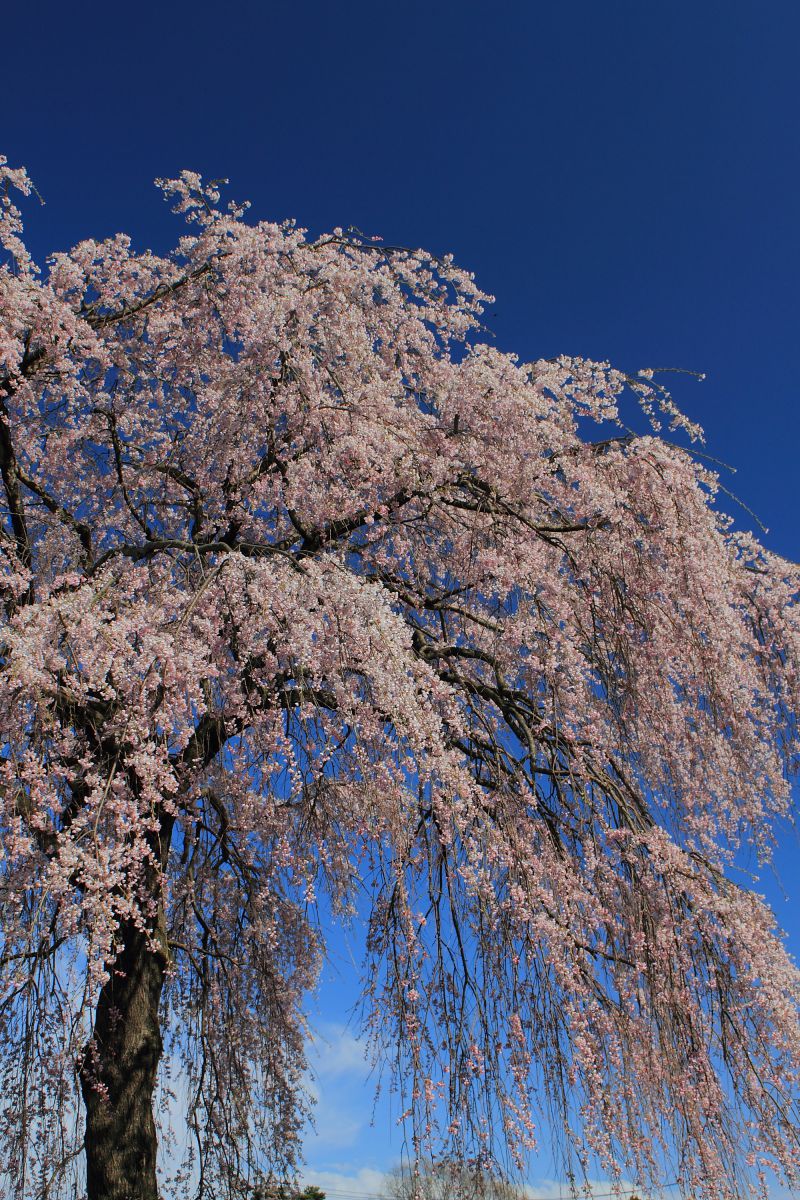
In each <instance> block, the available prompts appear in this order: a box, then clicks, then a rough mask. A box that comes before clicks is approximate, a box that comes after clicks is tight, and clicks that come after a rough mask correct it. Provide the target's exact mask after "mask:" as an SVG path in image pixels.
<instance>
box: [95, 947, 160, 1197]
mask: <svg viewBox="0 0 800 1200" xmlns="http://www.w3.org/2000/svg"><path fill="white" fill-rule="evenodd" d="M119 933H120V941H121V945H122V950H121V953H120V954H119V955H118V957H117V959H116V961H115V963H114V965H113V967H112V974H111V978H110V979H109V980H108V983H106V984H105V986H104V987H103V989H102V990H101V992H100V998H99V1000H98V1004H97V1012H96V1014H95V1026H94V1035H93V1037H92V1040H91V1041H90V1042H89V1044H88V1046H87V1047H86V1051H85V1054H84V1060H83V1063H82V1065H81V1072H80V1078H81V1091H82V1093H83V1100H84V1104H85V1106H86V1137H85V1143H84V1144H85V1150H86V1189H87V1195H88V1200H158V1186H157V1182H156V1149H157V1138H156V1126H155V1121H154V1119H153V1091H154V1089H155V1082H156V1072H157V1070H158V1063H159V1059H160V1058H161V1052H162V1049H163V1042H162V1039H161V1030H160V1027H159V1016H158V1009H159V1002H160V1000H161V989H162V987H163V984H164V973H165V970H166V966H167V954H166V946H164V949H163V950H162V948H161V945H159V947H158V949H157V950H154V949H153V948H152V947H151V946H149V945H148V938H147V935H146V934H144V933H142V931H141V930H139V929H137V928H136V927H135V926H133V925H130V924H125V925H123V926H121V927H120V930H119Z"/></svg>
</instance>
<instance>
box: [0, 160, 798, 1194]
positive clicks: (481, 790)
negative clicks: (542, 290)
mask: <svg viewBox="0 0 800 1200" xmlns="http://www.w3.org/2000/svg"><path fill="white" fill-rule="evenodd" d="M0 178H1V179H2V187H3V191H2V207H0V215H1V217H2V219H1V220H0V240H1V241H2V247H3V249H4V254H5V260H4V262H3V265H2V268H0V475H1V476H2V484H3V489H4V498H3V511H2V519H1V520H0V589H1V594H2V616H1V627H0V674H1V677H2V689H1V690H0V724H1V725H2V735H1V736H0V746H2V761H0V855H1V856H2V857H0V912H1V913H2V934H1V936H2V941H0V1056H1V1057H0V1063H1V1064H2V1065H1V1066H0V1139H2V1142H3V1145H4V1147H5V1150H6V1157H5V1161H7V1162H8V1163H9V1167H8V1170H9V1172H10V1178H11V1179H12V1195H15V1196H23V1195H25V1196H28V1195H30V1196H34V1195H36V1196H42V1197H43V1196H45V1195H46V1196H48V1197H56V1196H60V1195H65V1194H69V1192H68V1190H69V1187H70V1180H71V1178H72V1173H73V1168H75V1164H76V1163H78V1164H79V1162H80V1160H79V1159H78V1158H76V1156H77V1155H78V1154H79V1152H80V1150H81V1146H82V1139H83V1138H84V1134H85V1151H86V1163H85V1169H86V1176H87V1187H88V1192H89V1196H90V1200H97V1198H98V1197H100V1196H103V1198H104V1200H123V1198H132V1197H134V1196H135V1197H137V1200H138V1198H145V1197H146V1198H147V1200H154V1197H155V1195H156V1176H155V1140H156V1122H157V1121H158V1120H159V1117H158V1113H159V1111H160V1110H159V1107H158V1105H156V1106H155V1109H154V1107H153V1102H152V1096H153V1093H154V1089H155V1088H156V1083H157V1080H158V1079H159V1078H163V1077H164V1074H165V1073H166V1074H168V1072H167V1070H166V1068H167V1067H169V1068H170V1069H171V1070H172V1071H173V1072H174V1071H175V1070H177V1066H176V1064H180V1069H181V1071H182V1075H181V1079H182V1081H183V1082H182V1084H181V1088H177V1085H176V1088H177V1090H178V1091H179V1093H180V1094H181V1095H183V1094H184V1092H185V1097H186V1111H185V1113H184V1114H183V1115H182V1117H181V1119H182V1120H185V1122H186V1126H187V1129H188V1130H189V1131H190V1132H191V1135H192V1136H191V1138H190V1139H189V1145H190V1159H191V1160H192V1161H190V1162H189V1163H188V1164H186V1165H185V1170H184V1174H183V1176H181V1178H183V1179H184V1180H188V1179H191V1182H192V1187H194V1186H195V1184H196V1185H197V1187H198V1188H199V1189H200V1191H201V1193H202V1194H204V1195H206V1196H211V1195H213V1196H229V1197H235V1196H240V1195H241V1196H243V1195H246V1194H247V1189H248V1187H249V1183H248V1180H251V1179H253V1178H256V1177H257V1176H259V1174H262V1175H263V1174H264V1172H265V1171H266V1172H267V1173H269V1174H273V1175H274V1177H276V1178H281V1177H282V1176H283V1175H284V1174H286V1173H288V1174H289V1175H291V1173H292V1171H293V1170H294V1167H295V1165H296V1162H297V1155H298V1137H299V1132H300V1130H301V1129H302V1126H303V1121H304V1111H305V1100H304V1093H303V1071H304V1065H305V1060H304V1043H305V1037H306V1027H305V1017H304V998H305V997H306V995H307V993H308V991H309V989H312V988H313V987H314V984H315V980H316V976H317V971H318V967H319V963H320V959H321V956H322V955H324V950H325V947H324V930H323V929H322V928H321V927H320V925H319V924H318V922H317V921H316V920H315V916H314V914H315V906H316V904H317V901H318V899H319V898H321V897H324V898H325V900H324V903H325V908H326V911H328V910H329V911H330V912H332V913H333V914H334V916H336V917H339V918H341V919H343V920H347V919H358V920H361V919H362V918H363V919H364V920H365V921H366V924H367V943H366V946H367V949H366V954H367V958H366V962H365V968H364V995H365V1003H366V1010H365V1014H366V1015H365V1022H366V1028H367V1031H368V1032H369V1033H370V1034H371V1037H372V1040H373V1045H374V1047H375V1049H376V1050H377V1051H378V1052H381V1053H385V1054H386V1055H387V1056H388V1060H389V1062H390V1064H391V1065H392V1068H393V1071H394V1080H395V1085H396V1086H397V1088H398V1089H399V1093H400V1095H401V1097H402V1108H403V1111H404V1115H405V1122H406V1128H407V1136H408V1142H409V1146H410V1149H411V1151H412V1153H413V1154H414V1155H416V1156H420V1157H421V1156H423V1155H425V1154H432V1153H434V1152H435V1149H436V1147H437V1145H439V1142H440V1140H443V1141H444V1143H445V1144H446V1145H447V1147H448V1153H450V1154H451V1155H452V1156H453V1157H454V1158H456V1159H459V1160H465V1159H469V1158H472V1159H475V1160H478V1161H481V1162H483V1161H488V1160H489V1156H490V1155H491V1154H492V1153H493V1152H494V1150H495V1149H496V1148H497V1147H501V1146H507V1147H508V1148H509V1149H510V1152H511V1154H512V1156H515V1157H516V1158H517V1159H519V1160H520V1161H522V1160H524V1156H525V1154H526V1152H527V1149H528V1148H529V1147H531V1146H532V1145H534V1143H535V1141H536V1137H537V1128H542V1127H543V1130H544V1135H545V1136H549V1131H550V1129H555V1130H556V1131H559V1130H560V1131H561V1135H562V1140H563V1144H564V1148H565V1151H566V1152H567V1153H570V1154H571V1155H572V1158H573V1161H574V1162H575V1163H576V1164H577V1167H578V1169H580V1167H581V1166H583V1167H586V1168H588V1166H589V1163H590V1157H593V1159H594V1160H596V1161H598V1162H599V1164H600V1166H601V1168H602V1170H604V1171H606V1172H607V1173H608V1174H609V1177H610V1178H612V1179H613V1178H619V1177H620V1175H621V1173H622V1172H623V1171H624V1172H625V1173H626V1174H627V1176H628V1177H629V1178H632V1179H634V1180H635V1181H636V1182H637V1185H638V1184H641V1186H642V1187H643V1188H647V1187H649V1186H653V1185H654V1184H655V1183H657V1182H658V1181H659V1180H660V1179H661V1178H663V1171H664V1162H665V1161H668V1162H671V1163H672V1164H673V1165H672V1167H671V1168H670V1169H671V1171H672V1172H673V1175H672V1177H673V1178H677V1179H679V1181H680V1184H681V1186H682V1187H683V1188H684V1189H685V1190H686V1191H691V1192H692V1193H693V1194H694V1195H697V1196H708V1197H728V1196H732V1195H733V1194H734V1193H735V1191H736V1189H737V1188H739V1187H740V1186H742V1178H743V1177H742V1171H743V1170H744V1171H745V1172H746V1171H747V1168H748V1167H749V1168H752V1174H751V1176H749V1178H750V1179H751V1180H752V1181H754V1182H755V1183H757V1181H758V1174H759V1172H760V1171H761V1169H762V1168H763V1167H764V1166H767V1165H770V1166H772V1167H774V1168H775V1169H776V1170H777V1171H778V1172H779V1174H781V1175H782V1177H784V1178H788V1179H790V1180H791V1179H796V1178H797V1175H796V1172H797V1168H798V1134H797V1129H798V1107H797V1105H798V1068H800V1031H799V1030H798V1021H797V1015H798V996H799V995H800V990H799V987H798V981H799V978H800V977H799V976H798V971H797V969H796V967H795V965H794V963H793V962H792V960H791V959H790V957H789V956H788V954H787V952H786V950H785V947H784V945H783V941H782V937H781V935H780V932H779V931H778V930H777V928H776V924H775V919H774V917H773V915H772V913H771V912H770V910H769V908H768V907H767V906H766V904H765V903H764V901H763V900H762V899H761V898H760V897H759V896H757V895H755V894H753V893H752V892H751V891H749V890H747V888H745V887H743V886H742V885H741V883H740V882H737V880H739V879H740V876H739V875H738V874H737V871H736V863H737V858H736V856H737V851H738V848H739V847H742V846H743V845H748V846H754V847H755V848H756V850H757V851H758V853H759V855H760V856H761V857H762V858H765V859H766V858H768V857H769V854H770V847H771V844H772V836H773V834H772V830H773V827H774V823H775V820H776V819H780V818H784V817H786V816H787V815H788V814H789V813H790V810H791V789H790V774H791V771H792V770H793V769H794V767H795V765H796V762H797V751H798V729H797V714H798V711H799V710H800V703H799V702H800V670H799V668H800V617H799V616H798V607H797V596H798V589H799V587H800V572H798V569H797V568H796V567H795V566H792V565H790V564H788V563H786V562H785V561H782V560H780V559H779V558H777V557H775V556H774V555H773V554H771V553H769V552H768V551H767V550H766V549H764V548H762V547H761V546H760V545H759V544H757V543H756V541H754V540H753V538H752V537H750V536H746V535H743V534H738V533H736V532H735V530H734V529H733V527H732V525H731V523H730V522H729V520H728V519H727V518H726V517H725V516H724V515H723V514H721V513H720V512H719V511H718V509H717V507H716V503H715V496H716V492H717V485H716V479H715V476H714V474H713V473H712V472H710V471H709V470H708V469H707V467H706V466H703V465H701V463H700V461H698V459H697V458H696V457H694V456H693V455H692V453H690V452H689V450H687V449H686V448H681V446H680V445H678V444H676V443H675V442H674V441H673V440H671V438H667V437H664V436H662V433H661V431H660V430H661V423H662V422H663V423H664V424H665V425H667V426H668V429H669V430H675V431H676V433H675V437H676V438H677V439H678V440H680V439H683V441H684V442H686V441H688V440H689V439H696V438H697V437H698V436H699V432H700V431H699V430H698V429H697V428H696V427H695V426H694V425H692V424H691V423H690V422H689V421H688V420H687V419H686V418H684V417H683V416H682V415H681V413H680V411H679V410H678V408H677V407H676V406H675V404H674V403H673V401H672V400H671V398H670V396H669V395H668V394H667V392H666V391H665V390H664V389H663V387H662V386H661V385H660V384H659V382H658V381H657V380H656V379H654V378H653V376H652V373H649V372H641V373H638V374H633V375H629V374H626V373H623V372H621V371H619V370H616V369H613V368H611V367H610V366H609V365H608V364H606V363H597V362H587V361H584V360H579V359H568V358H558V359H552V360H551V359H548V360H546V361H537V362H522V361H518V360H517V359H516V358H515V357H514V356H512V355H510V354H506V353H502V352H500V351H499V350H498V349H496V348H493V347H492V346H491V344H489V342H488V341H487V336H486V334H485V332H484V330H483V328H482V326H481V324H480V318H481V312H482V307H483V305H484V303H485V301H486V299H487V297H486V296H484V295H483V294H482V293H481V291H480V290H479V289H478V287H477V286H476V284H475V282H474V281H473V279H472V277H471V276H470V275H469V274H467V273H466V272H464V271H462V270H460V269H459V268H457V267H456V266H455V265H454V264H453V262H452V261H451V260H450V259H449V258H437V257H435V256H433V255H431V254H427V253H424V252H422V251H409V250H405V249H400V248H392V247H387V246H383V245H382V244H381V243H379V242H376V241H372V240H370V239H367V238H365V237H363V236H361V235H359V234H357V233H354V232H352V231H343V230H341V229H336V230H334V231H333V233H331V234H327V235H324V236H320V237H316V238H310V237H308V236H307V235H306V233H305V231H303V230H301V229H299V228H297V227H295V226H294V225H293V224H283V225H276V224H270V223H265V222H252V221H250V220H249V219H248V218H247V215H246V211H245V209H244V207H237V206H235V205H231V206H228V207H227V208H225V207H223V206H222V205H221V203H220V197H219V191H218V188H217V187H216V186H215V185H205V184H204V183H203V182H202V181H201V180H200V178H199V177H198V176H197V175H194V174H191V173H188V172H184V173H183V174H182V175H181V176H180V177H179V178H178V179H176V180H171V181H162V182H161V187H162V188H163V190H164V192H165V193H166V194H167V196H168V197H170V198H171V199H172V200H173V201H174V205H175V208H176V210H178V211H179V212H180V213H182V214H183V215H184V217H185V219H186V221H187V222H188V224H187V226H186V229H185V231H184V233H183V236H181V238H180V240H179V241H178V243H177V246H176V249H175V251H174V253H172V254H170V255H167V256H160V255H157V254H154V253H151V252H148V251H145V252H138V251H136V250H134V248H133V246H132V244H131V241H130V240H129V239H128V238H127V237H124V236H121V235H120V236H117V237H113V238H110V239H107V240H104V241H99V242H95V241H84V242H81V243H80V244H79V245H77V246H76V247H75V248H74V249H72V250H71V251H69V252H66V253H57V254H54V255H53V256H52V257H51V258H50V259H49V261H48V263H47V265H46V268H44V269H41V268H40V267H39V266H38V265H37V264H36V263H34V261H33V260H32V259H31V257H30V256H29V254H28V252H27V250H26V248H25V244H24V241H23V230H22V224H21V216H20V211H19V208H18V204H19V201H18V200H17V201H15V199H14V195H13V191H12V189H17V191H19V192H22V193H29V191H30V183H29V180H28V178H27V176H26V174H25V172H24V171H22V170H12V169H11V168H9V167H8V166H7V165H6V164H5V160H0ZM626 405H627V406H628V407H629V408H630V410H631V412H633V410H635V409H637V408H638V409H641V410H643V411H644V417H645V419H643V420H642V421H641V422H640V425H641V428H639V431H638V432H631V431H630V430H629V429H628V428H627V426H628V425H635V424H636V420H635V418H634V417H633V416H632V417H630V418H628V417H626V416H625V411H626V409H625V406H626ZM647 422H649V425H648V424H647ZM164 1047H166V1055H165V1056H163V1057H162V1055H163V1051H164ZM159 1064H161V1066H159ZM159 1071H161V1072H162V1075H161V1076H159ZM184 1085H185V1086H184ZM165 1086H167V1087H168V1086H169V1079H168V1078H167V1079H166V1083H165ZM82 1113H83V1115H82ZM543 1115H544V1116H546V1117H548V1120H549V1124H548V1123H544V1125H543V1126H542V1117H543ZM77 1169H81V1168H80V1167H79V1165H78V1167H77ZM163 1186H164V1187H165V1188H166V1187H168V1186H169V1187H172V1188H173V1189H176V1190H180V1186H181V1181H180V1178H179V1179H178V1180H177V1181H173V1183H172V1184H169V1185H168V1183H167V1182H165V1183H164V1185H163Z"/></svg>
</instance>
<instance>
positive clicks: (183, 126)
mask: <svg viewBox="0 0 800 1200" xmlns="http://www.w3.org/2000/svg"><path fill="white" fill-rule="evenodd" d="M2 39H3V66H2V85H3V86H2V91H3V101H2V117H0V150H1V151H2V152H4V153H6V154H7V155H8V157H9V159H10V160H11V162H12V163H13V164H14V165H16V164H17V163H20V162H24V163H25V164H26V165H27V166H28V168H29V170H30V171H31V174H32V175H33V178H34V180H35V182H36V184H37V186H38V187H39V190H40V191H41V193H42V195H43V196H44V198H45V200H46V202H47V203H46V207H45V208H43V209H39V208H38V207H36V208H34V209H32V210H31V211H30V222H29V227H30V234H31V240H32V243H33V248H34V250H35V252H36V253H38V254H43V253H44V252H46V251H47V250H49V249H53V248H61V247H64V246H65V245H67V244H68V243H72V242H74V241H76V240H78V239H79V238H82V237H85V236H93V237H100V236H103V235H106V234H110V233H112V232H116V231H118V230H124V231H125V232H128V233H130V234H131V235H132V236H133V237H134V240H135V242H136V243H137V244H138V245H152V246H153V247H154V248H156V249H166V248H167V246H168V245H169V244H170V243H171V241H172V240H173V238H174V236H175V235H176V234H177V225H176V224H175V218H172V217H170V216H169V214H168V211H167V209H166V207H165V206H164V205H163V203H162V202H161V201H160V198H159V195H158V193H157V192H156V191H155V189H154V188H153V187H152V185H151V181H152V179H153V178H154V177H155V176H160V175H171V174H175V173H177V171H178V170H180V169H181V168H184V167H189V168H191V169H194V170H199V171H201V172H202V173H204V174H206V175H209V176H228V177H229V178H230V179H231V182H232V188H231V191H232V194H233V195H235V196H236V197H237V198H240V199H244V198H247V199H250V200H252V201H253V209H254V214H255V215H256V216H258V217H267V218H270V219H283V218H285V217H290V216H291V217H296V218H297V219H298V221H299V222H300V223H301V224H302V225H305V226H309V227H311V228H312V229H313V230H317V231H321V230H323V229H325V228H329V227H331V226H334V225H339V224H341V225H350V224H353V225H357V226H359V227H361V228H362V229H364V230H365V231H366V232H369V233H379V234H381V235H382V236H383V237H384V238H385V239H386V240H387V241H391V242H396V243H402V244H407V245H423V246H426V247H428V248H430V249H433V250H436V251H439V252H444V251H452V252H453V253H454V254H455V256H456V258H457V260H458V261H459V262H461V263H462V264H463V265H465V266H467V267H469V268H470V269H472V270H474V271H475V272H476V274H477V277H478V281H479V282H480V283H481V284H482V285H483V286H484V287H486V288H487V289H488V290H489V291H491V292H493V293H495V295H496V296H497V303H496V305H494V306H493V307H492V310H491V313H492V315H491V316H490V317H489V324H490V325H491V327H492V328H493V329H494V331H495V333H496V336H497V343H498V345H500V346H501V347H502V348H505V349H513V350H516V351H517V352H519V353H520V355H522V357H523V358H532V357H537V356H540V355H542V356H550V355H553V354H557V353H562V352H563V353H569V354H580V355H586V356H590V357H597V358H609V359H611V360H612V361H613V362H614V363H615V364H617V365H620V366H622V367H625V368H629V369H631V368H638V367H641V366H655V367H658V366H664V365H669V366H678V367H684V368H690V369H693V370H697V371H703V372H706V374H707V376H708V378H707V380H706V382H704V383H702V384H700V383H696V382H694V381H692V380H691V379H686V380H685V381H682V382H680V383H679V385H678V386H677V387H676V395H677V398H678V400H679V402H680V404H681V405H682V406H683V407H684V408H685V409H686V410H687V411H688V412H689V413H690V414H691V415H692V416H693V417H695V418H696V419H698V420H700V421H701V423H702V424H704V425H705V427H706V430H707V434H708V447H707V448H708V450H709V452H710V453H712V454H715V455H717V456H719V457H720V458H722V459H724V460H726V461H728V462H731V463H733V464H735V465H736V466H737V467H738V473H737V475H736V476H735V477H732V478H729V479H726V480H725V482H726V484H727V485H728V486H730V487H731V488H732V489H733V490H734V491H735V492H736V493H737V494H738V495H739V496H741V498H742V499H743V500H744V501H746V503H747V504H748V505H749V506H751V507H752V508H753V509H754V510H755V511H756V512H757V513H758V515H759V516H760V518H761V520H762V521H763V522H764V523H765V524H766V525H767V526H769V529H770V532H769V535H768V536H767V538H766V541H767V544H768V545H769V546H770V547H771V548H773V549H775V550H777V551H779V552H781V553H784V554H786V555H787V556H789V557H792V558H794V559H797V558H800V530H799V529H798V522H797V514H798V505H797V503H796V488H797V479H798V472H797V469H796V459H797V453H798V447H799V446H800V405H799V404H798V390H799V388H800V372H798V361H797V360H798V348H799V346H798V308H799V307H800V304H799V301H798V278H799V272H798V267H800V212H798V192H799V191H800V122H799V121H798V117H800V88H799V87H798V58H797V56H798V47H799V46H800V5H798V4H797V3H796V2H795V0H783V2H770V0H760V2H757V0H753V2H749V3H745V2H743V0H669V2H668V0H661V2H659V0H655V2H653V0H650V2H648V0H605V3H601V2H598V0H579V2H578V0H576V2H572V0H550V2H549V3H541V2H539V0H518V2H516V3H508V2H503V0H496V2H495V3H494V4H491V5H490V4H489V3H488V2H485V0H484V2H477V0H457V2H456V0H445V2H437V0H428V3H421V2H419V0H406V2H405V3H402V4H399V3H381V0H371V2H369V3H367V2H365V0H356V2H352V3H348V2H347V0H343V2H342V3H339V4H334V3H325V2H323V0H292V2H291V3H287V2H270V0H263V2H262V3H252V2H251V3H240V4H234V5H229V6H226V7H225V9H224V10H223V8H222V6H221V5H219V4H209V3H204V2H203V0H197V2H195V3H191V4H189V3H186V2H185V0H178V2H170V0H164V2H163V3H161V4H153V3H151V2H144V3H138V4H131V5H118V4H113V3H109V2H108V0H105V2H104V3H103V4H99V3H95V2H91V3H88V2H82V3H79V4H74V5H69V4H64V3H63V2H61V0H59V2H58V3H55V2H54V0H45V2H39V3H31V2H27V3H24V2H22V0H17V3H13V4H8V5H6V11H5V12H4V16H3V23H2ZM734 511H735V515H736V516H737V519H738V520H739V521H740V523H743V524H748V523H749V518H748V517H747V514H746V513H745V512H743V511H740V510H734ZM783 859H784V870H785V873H786V874H787V876H788V878H787V879H786V883H787V888H788V890H789V891H790V894H793V895H794V897H795V898H797V896H798V892H797V884H796V879H797V873H798V868H800V854H798V852H797V850H796V849H794V850H791V849H788V850H787V851H786V852H785V853H784V855H783ZM792 889H794V891H793V893H792ZM791 908H792V906H791V904H785V905H783V906H782V910H781V918H782V920H783V921H784V923H785V924H786V925H788V926H790V927H792V926H794V927H793V928H792V937H793V945H794V947H795V951H796V952H797V951H798V950H800V926H798V923H797V917H796V916H793V915H792V913H791V911H790V910H791ZM787 912H789V915H788V917H787V915H786V914H787ZM323 1012H324V1015H326V1018H327V1017H329V1018H330V1020H332V1021H335V1020H337V1019H338V1018H337V1014H336V1012H335V1011H334V1009H333V1008H328V1009H326V1008H325V1006H324V1005H323ZM331 1028H333V1026H332V1027H331ZM336 1086H338V1087H339V1088H340V1094H342V1095H343V1091H342V1089H343V1087H344V1085H343V1084H340V1085H336ZM374 1136H375V1135H373V1139H374ZM352 1145H353V1149H352V1151H348V1150H347V1149H346V1148H345V1147H342V1153H343V1154H344V1155H345V1156H346V1157H347V1159H348V1162H349V1163H350V1165H352V1166H353V1167H356V1166H359V1165H368V1157H367V1150H366V1149H365V1146H366V1143H365V1142H364V1141H363V1138H362V1140H361V1141H358V1142H354V1143H353V1144H352ZM370 1153H372V1154H373V1157H372V1159H371V1160H370V1161H372V1162H373V1163H375V1164H377V1165H381V1164H382V1162H383V1161H384V1160H385V1157H386V1152H385V1151H384V1149H383V1148H382V1147H376V1146H375V1145H374V1141H373V1148H372V1150H371V1151H370ZM359 1155H360V1156H361V1157H360V1158H359Z"/></svg>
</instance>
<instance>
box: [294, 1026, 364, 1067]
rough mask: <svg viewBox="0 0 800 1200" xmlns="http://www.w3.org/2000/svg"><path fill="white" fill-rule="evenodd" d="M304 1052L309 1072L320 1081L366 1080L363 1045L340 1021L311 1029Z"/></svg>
mask: <svg viewBox="0 0 800 1200" xmlns="http://www.w3.org/2000/svg"><path fill="white" fill-rule="evenodd" d="M308 1051H309V1060H310V1065H311V1068H312V1071H313V1073H314V1075H315V1076H317V1077H318V1078H320V1079H334V1078H339V1077H341V1076H343V1075H356V1076H358V1077H359V1078H360V1079H361V1080H366V1079H367V1076H368V1075H369V1070H370V1062H369V1058H368V1055H367V1048H366V1045H365V1043H364V1042H363V1041H361V1040H360V1039H359V1038H357V1037H355V1036H354V1035H353V1033H351V1031H350V1030H349V1029H348V1028H347V1026H346V1025H342V1024H341V1023H340V1022H337V1021H322V1022H320V1023H319V1024H318V1025H317V1026H316V1027H315V1029H314V1033H313V1036H312V1039H311V1043H310V1045H309V1048H308Z"/></svg>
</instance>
